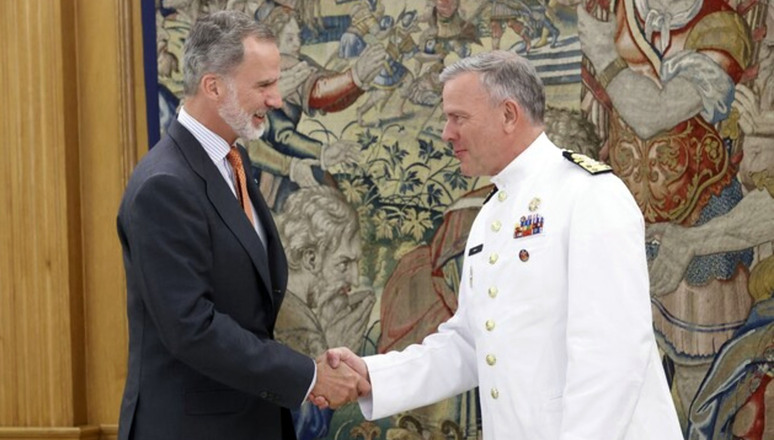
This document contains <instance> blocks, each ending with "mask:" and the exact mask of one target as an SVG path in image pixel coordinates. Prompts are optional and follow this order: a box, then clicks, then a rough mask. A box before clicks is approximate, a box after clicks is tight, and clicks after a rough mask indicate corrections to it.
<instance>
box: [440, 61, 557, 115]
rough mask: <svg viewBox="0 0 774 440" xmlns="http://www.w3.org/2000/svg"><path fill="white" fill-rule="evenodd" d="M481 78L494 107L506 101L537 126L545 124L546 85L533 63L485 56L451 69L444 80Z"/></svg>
mask: <svg viewBox="0 0 774 440" xmlns="http://www.w3.org/2000/svg"><path fill="white" fill-rule="evenodd" d="M469 72H474V73H478V74H479V79H480V81H481V85H482V86H483V87H484V89H485V90H486V91H487V92H488V93H489V97H490V98H491V104H492V106H496V105H499V104H500V103H501V102H503V101H504V100H506V99H512V100H514V101H516V102H517V103H518V104H519V106H520V107H521V108H522V109H524V111H525V112H526V113H527V116H529V119H530V120H531V121H532V123H533V124H535V125H542V124H543V114H544V112H545V106H546V93H545V88H544V87H543V81H541V80H540V77H539V76H538V73H537V70H535V67H534V66H532V64H530V62H529V61H528V60H527V59H526V58H524V57H521V56H519V55H517V54H515V53H513V52H507V51H504V50H495V51H491V52H482V53H479V54H476V55H473V56H470V57H467V58H463V59H461V60H459V61H457V62H456V63H454V64H452V65H450V66H447V67H446V68H445V69H443V72H441V75H440V79H441V82H442V83H444V84H445V83H446V82H447V81H449V80H452V79H454V78H456V77H458V76H460V75H462V74H464V73H469Z"/></svg>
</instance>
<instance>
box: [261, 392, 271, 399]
mask: <svg viewBox="0 0 774 440" xmlns="http://www.w3.org/2000/svg"><path fill="white" fill-rule="evenodd" d="M258 397H260V398H261V399H267V398H268V397H269V393H267V392H266V391H261V392H260V393H258Z"/></svg>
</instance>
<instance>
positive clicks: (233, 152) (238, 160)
mask: <svg viewBox="0 0 774 440" xmlns="http://www.w3.org/2000/svg"><path fill="white" fill-rule="evenodd" d="M226 160H228V163H230V164H231V166H232V167H234V169H235V170H241V169H242V155H241V154H239V149H238V148H237V147H236V146H232V147H231V148H230V149H229V150H228V154H227V155H226Z"/></svg>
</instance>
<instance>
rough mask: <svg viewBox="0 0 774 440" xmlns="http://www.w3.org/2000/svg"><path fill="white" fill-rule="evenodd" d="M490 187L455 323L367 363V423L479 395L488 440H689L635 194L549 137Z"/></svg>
mask: <svg viewBox="0 0 774 440" xmlns="http://www.w3.org/2000/svg"><path fill="white" fill-rule="evenodd" d="M492 182H493V183H495V185H497V187H498V188H499V191H498V192H497V193H496V194H495V195H494V196H493V197H492V198H491V200H489V201H488V202H487V203H485V204H484V206H483V207H482V209H481V211H480V212H479V214H478V216H477V217H476V219H475V221H474V223H473V226H472V228H471V231H470V235H469V236H468V242H467V246H466V250H465V261H464V264H463V273H462V276H461V280H460V291H459V301H458V304H459V306H458V310H457V312H456V313H455V315H454V316H453V317H452V318H450V319H449V320H448V321H447V322H445V323H444V324H442V325H441V326H440V327H439V328H438V332H437V333H434V334H432V335H430V336H428V337H426V338H425V339H424V341H423V342H422V343H421V344H414V345H411V346H409V347H407V348H406V349H405V350H403V351H402V352H390V353H387V354H382V355H376V356H370V357H366V358H365V361H366V363H367V365H368V370H369V373H370V378H371V383H372V392H371V395H370V396H368V397H366V398H361V399H360V408H361V411H362V412H363V415H364V416H365V417H366V418H367V419H369V420H372V419H377V418H382V417H386V416H389V415H392V414H396V413H399V412H401V411H406V410H409V409H413V408H417V407H420V406H424V405H428V404H430V403H433V402H436V401H438V400H441V399H444V398H447V397H451V396H454V395H456V394H459V393H461V392H463V391H466V390H469V389H471V388H474V387H475V386H477V385H478V386H479V387H480V388H479V390H480V402H481V411H482V419H483V420H482V429H483V438H484V440H555V439H561V440H607V439H610V440H612V439H626V440H680V439H682V434H681V432H680V426H679V423H678V420H677V414H676V412H675V407H674V405H673V403H672V399H671V397H670V393H669V390H668V387H667V382H666V378H665V375H664V372H663V369H662V367H661V363H660V360H659V355H658V352H657V349H656V342H655V338H654V335H653V326H652V318H651V309H650V297H649V291H648V272H647V264H646V259H645V244H644V243H645V242H644V222H643V218H642V215H641V213H640V210H639V209H638V207H637V205H636V203H635V201H634V199H633V198H632V196H631V194H630V193H629V191H628V189H627V188H626V187H625V186H624V184H623V183H622V182H621V180H619V179H618V178H617V177H616V176H614V175H613V174H612V173H605V174H598V175H592V174H591V173H589V172H588V171H586V170H585V169H583V168H581V167H580V166H578V165H576V164H575V163H573V162H571V161H569V160H567V159H566V158H564V157H563V155H562V151H561V150H560V149H558V148H557V147H556V146H555V145H554V144H553V143H551V141H549V140H548V138H547V137H546V136H545V134H542V135H541V136H540V137H539V138H538V139H537V140H535V142H534V143H533V144H532V145H531V146H530V147H528V148H527V149H526V150H525V151H524V152H522V153H521V154H520V155H519V156H518V157H517V158H516V159H515V160H514V161H513V162H511V163H510V164H509V165H508V166H507V167H506V168H505V169H504V170H503V171H502V172H500V173H499V174H498V175H497V176H494V177H492ZM522 217H524V218H525V224H524V225H522V223H521V218H522ZM541 219H542V220H541ZM529 220H532V224H531V225H529V224H527V223H528V221H529ZM538 225H539V226H540V228H539V230H537V226H538ZM520 226H521V230H520V232H519V233H517V227H520ZM530 226H531V229H530ZM525 231H528V232H531V234H528V233H527V232H525ZM517 235H521V236H520V237H517ZM416 294H417V295H421V294H423V292H416Z"/></svg>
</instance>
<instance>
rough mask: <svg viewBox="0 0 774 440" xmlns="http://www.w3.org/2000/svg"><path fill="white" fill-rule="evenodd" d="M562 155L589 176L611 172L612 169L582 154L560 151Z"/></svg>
mask: <svg viewBox="0 0 774 440" xmlns="http://www.w3.org/2000/svg"><path fill="white" fill-rule="evenodd" d="M562 155H563V156H564V157H565V159H567V160H569V161H570V162H572V163H574V164H575V165H578V166H579V167H581V168H583V169H584V170H586V171H588V172H589V173H590V174H595V175H596V174H602V173H609V172H611V171H613V168H611V167H610V165H608V164H606V163H602V162H599V161H598V160H594V159H592V158H590V157H588V156H586V155H584V154H580V153H576V152H574V151H570V150H562Z"/></svg>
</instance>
